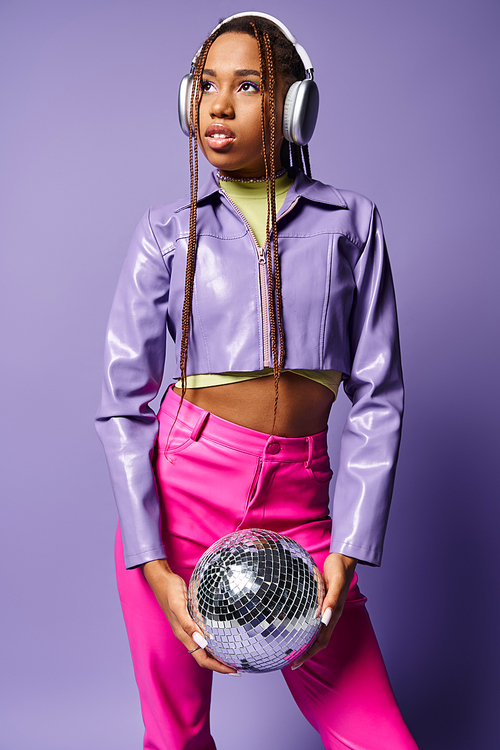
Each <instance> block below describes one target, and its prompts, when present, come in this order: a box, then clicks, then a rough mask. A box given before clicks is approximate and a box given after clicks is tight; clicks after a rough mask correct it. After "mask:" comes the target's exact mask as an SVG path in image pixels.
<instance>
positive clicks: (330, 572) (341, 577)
mask: <svg viewBox="0 0 500 750" xmlns="http://www.w3.org/2000/svg"><path fill="white" fill-rule="evenodd" d="M357 562H358V561H357V560H355V559H354V558H353V557H346V555H341V554H340V553H338V552H331V553H330V554H329V555H328V557H327V558H326V560H325V565H324V568H323V579H324V581H325V587H326V595H325V598H324V601H323V606H322V609H321V615H322V616H321V622H322V623H323V624H322V625H321V628H320V631H319V635H318V637H317V638H316V640H315V641H314V643H313V645H312V646H311V648H309V649H308V650H307V651H306V652H305V654H302V656H301V657H300V658H299V659H297V661H295V662H294V663H293V665H292V669H298V668H299V667H300V666H302V664H303V663H304V662H305V661H307V660H308V659H310V658H311V656H314V654H317V653H318V651H321V649H323V648H325V647H326V646H327V645H328V641H329V640H330V637H331V635H332V633H333V629H334V627H335V625H336V624H337V622H338V621H339V619H340V616H341V614H342V611H343V609H344V604H345V600H346V597H347V594H348V591H349V586H350V585H351V581H352V577H353V575H354V570H355V568H356V564H357Z"/></svg>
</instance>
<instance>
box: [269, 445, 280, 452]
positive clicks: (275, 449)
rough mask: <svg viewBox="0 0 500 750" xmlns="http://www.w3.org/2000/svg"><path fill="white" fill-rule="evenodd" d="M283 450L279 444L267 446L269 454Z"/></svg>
mask: <svg viewBox="0 0 500 750" xmlns="http://www.w3.org/2000/svg"><path fill="white" fill-rule="evenodd" d="M280 450H281V446H280V444H279V443H269V445H268V446H267V452H268V453H273V454H274V453H279V452H280Z"/></svg>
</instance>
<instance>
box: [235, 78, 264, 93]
mask: <svg viewBox="0 0 500 750" xmlns="http://www.w3.org/2000/svg"><path fill="white" fill-rule="evenodd" d="M239 91H243V92H245V93H248V94H250V93H251V92H252V91H257V92H260V86H259V84H258V83H256V82H255V81H244V82H243V83H242V84H241V86H240V88H239Z"/></svg>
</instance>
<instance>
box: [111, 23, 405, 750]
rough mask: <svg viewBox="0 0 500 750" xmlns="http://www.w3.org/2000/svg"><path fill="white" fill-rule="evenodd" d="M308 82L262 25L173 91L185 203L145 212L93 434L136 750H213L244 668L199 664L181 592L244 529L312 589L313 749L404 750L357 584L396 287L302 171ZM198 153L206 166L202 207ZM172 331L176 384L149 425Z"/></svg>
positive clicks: (219, 43)
mask: <svg viewBox="0 0 500 750" xmlns="http://www.w3.org/2000/svg"><path fill="white" fill-rule="evenodd" d="M311 77H312V69H311V66H310V62H309V59H308V57H307V53H305V50H303V48H301V47H300V46H299V45H297V44H296V43H295V40H294V39H293V37H291V35H290V32H288V30H287V29H286V28H285V27H283V26H282V24H281V23H280V22H279V21H277V20H276V19H272V18H271V17H269V16H266V15H265V14H252V15H248V14H239V15H238V16H236V17H231V18H230V19H228V20H227V21H226V22H224V23H223V24H222V25H220V26H218V27H217V28H216V29H215V31H214V32H213V33H212V34H211V36H210V37H209V38H208V39H207V41H206V42H205V43H204V45H203V47H202V48H201V50H200V51H199V53H198V55H197V57H196V58H195V62H194V65H193V70H192V76H191V77H189V78H188V79H186V82H185V84H187V85H183V86H181V97H180V117H181V124H182V126H183V128H184V130H185V131H186V132H187V133H188V134H189V136H190V160H191V198H190V200H189V201H179V202H177V203H175V204H171V205H167V206H159V207H155V208H152V209H150V210H149V211H148V212H147V213H146V215H145V216H144V218H143V220H142V222H141V223H140V224H139V226H138V228H137V230H136V233H135V236H134V238H133V241H132V244H131V248H130V251H129V254H128V256H127V259H126V261H125V265H124V268H123V271H122V275H121V277H120V281H119V284H118V289H117V292H116V295H115V300H114V303H113V308H112V311H111V316H110V322H109V329H108V336H107V349H106V366H105V378H104V387H103V398H102V403H101V407H100V410H99V413H98V418H97V426H98V432H99V435H100V437H101V439H102V441H103V443H104V446H105V449H106V454H107V458H108V463H109V466H110V472H111V477H112V482H113V487H114V491H115V496H116V499H117V503H118V509H119V515H120V528H119V531H118V535H117V544H116V564H117V574H118V585H119V591H120V598H121V601H122V605H123V612H124V616H125V622H126V626H127V632H128V635H129V640H130V645H131V650H132V656H133V661H134V669H135V674H136V678H137V682H138V686H139V691H140V695H141V702H142V710H143V716H144V721H145V726H146V733H145V740H144V747H145V748H147V749H148V750H153V748H154V749H155V750H160V749H161V750H167V749H168V750H181V749H185V750H187V749H188V748H189V750H195V748H196V749H199V750H209V749H213V748H214V747H215V744H214V741H213V739H212V737H211V735H210V729H209V707H210V689H211V680H212V672H214V671H215V672H219V673H221V674H225V675H235V674H236V672H235V670H234V669H231V668H230V667H227V666H225V665H224V664H221V663H220V662H218V661H217V660H215V659H214V658H212V657H211V656H210V655H209V653H208V652H207V651H206V650H205V647H206V645H207V642H206V641H205V639H204V637H203V634H202V633H200V632H199V630H198V629H197V627H196V626H195V623H194V622H193V620H192V619H191V618H190V616H189V614H188V611H187V607H186V583H187V582H188V581H189V577H190V575H191V572H192V570H193V567H194V566H195V564H196V562H197V561H198V559H199V557H200V556H201V554H202V553H203V551H204V550H205V549H206V548H207V547H208V546H209V545H210V544H212V543H213V542H214V541H216V540H217V539H218V538H220V537H221V536H223V535H224V534H227V533H229V532H231V531H234V530H236V529H238V528H251V527H261V528H267V529H270V530H274V531H279V532H281V533H283V534H285V535H287V536H290V537H292V538H294V539H296V540H297V541H298V542H300V543H301V544H302V545H303V546H304V547H305V548H306V549H307V550H308V551H309V552H310V553H311V554H312V556H313V557H314V558H315V560H316V562H317V564H318V566H319V567H320V570H322V571H323V575H324V579H325V584H326V589H327V594H326V598H325V601H324V605H323V612H322V615H323V617H322V622H323V625H322V629H321V632H320V635H319V637H318V639H317V640H316V642H315V643H314V645H313V646H312V647H311V648H310V649H309V651H308V652H307V653H306V654H304V655H303V656H302V657H301V658H300V659H298V660H297V661H296V663H295V664H293V665H291V667H290V668H286V669H285V670H283V674H284V677H285V680H286V681H287V683H288V685H289V687H290V690H291V691H292V694H293V696H294V698H295V700H296V702H297V704H298V706H299V708H300V709H301V710H302V712H303V713H304V715H305V716H306V717H307V719H308V720H309V721H310V722H311V724H312V725H313V726H314V727H315V728H316V729H317V730H318V731H319V732H320V734H321V737H322V740H323V743H324V745H325V747H326V748H332V749H333V748H346V747H350V748H357V749H359V750H361V748H363V749H364V750H389V748H390V750H403V749H404V750H408V749H409V748H412V749H414V748H415V747H416V745H415V743H414V741H413V739H412V738H411V735H410V734H409V732H408V730H407V728H406V726H405V724H404V722H403V720H402V718H401V715H400V713H399V710H398V708H397V705H396V702H395V699H394V696H393V693H392V690H391V687H390V684H389V681H388V678H387V674H386V671H385V668H384V664H383V661H382V658H381V655H380V652H379V649H378V645H377V642H376V639H375V636H374V634H373V631H372V628H371V624H370V621H369V618H368V615H367V613H366V610H365V598H364V597H363V596H362V595H361V593H360V591H359V589H358V586H357V576H356V574H355V567H356V564H357V562H358V561H359V562H361V563H368V564H372V565H379V564H380V556H381V551H382V541H383V536H384V532H385V525H386V520H387V513H388V509H389V503H390V497H391V492H392V485H393V479H394V470H395V464H396V460H397V453H398V447H399V435H400V422H401V414H402V406H403V397H402V380H401V369H400V359H399V345H398V333H397V321H396V310H395V303H394V293H393V287H392V280H391V274H390V269H389V263H388V259H387V255H386V250H385V245H384V239H383V234H382V226H381V223H380V217H379V215H378V212H377V210H376V208H375V207H374V206H373V204H372V203H371V202H370V201H368V200H367V199H366V198H364V197H362V196H360V195H357V194H356V193H351V192H347V191H338V190H336V189H334V188H332V187H330V186H328V185H324V184H322V183H319V182H317V181H314V180H312V179H311V178H310V175H309V176H306V174H304V164H305V169H306V171H307V172H308V173H309V172H310V168H309V157H308V151H307V146H304V145H303V146H301V145H298V144H301V143H302V144H305V143H306V142H307V140H308V138H309V137H310V135H311V134H312V130H313V128H314V122H315V116H316V111H317V96H316V89H315V84H314V83H313V81H312V80H311ZM298 81H300V82H301V83H297V82H298ZM305 81H306V82H305ZM186 96H187V100H186V98H185V97H186ZM186 101H187V104H186ZM184 110H186V112H185V111H184ZM284 133H285V134H286V135H287V138H288V139H289V140H290V142H291V143H289V142H288V141H286V140H285V139H284ZM198 146H199V148H200V149H201V150H202V152H203V154H204V155H205V157H206V158H207V159H208V161H209V162H210V163H211V164H212V165H213V166H214V168H215V170H214V172H213V173H212V174H211V176H210V178H209V180H208V182H207V183H206V184H205V185H204V186H203V187H201V189H200V190H198V163H197V147H198ZM167 329H168V331H169V332H170V334H171V335H172V337H173V339H174V341H175V342H176V357H177V364H178V373H179V378H178V380H177V381H176V383H175V384H174V385H173V386H172V387H170V388H169V389H168V391H167V393H166V396H165V398H164V400H163V402H162V406H161V409H160V412H159V414H158V416H157V415H156V414H155V413H154V412H153V411H152V410H151V409H150V407H149V406H148V403H149V402H150V401H151V400H152V399H153V398H154V397H155V395H156V394H157V392H158V390H159V388H160V384H161V380H162V374H163V367H164V359H165V339H166V332H167ZM341 381H343V384H344V389H345V391H346V393H347V395H348V396H349V398H350V399H351V401H352V408H351V410H350V413H349V416H348V419H347V423H346V427H345V430H344V434H343V437H342V445H341V456H340V468H339V474H338V477H337V482H336V489H335V496H334V501H333V524H332V518H330V515H329V510H328V503H329V496H328V486H329V482H330V479H331V470H330V464H329V459H328V454H327V449H326V429H327V421H328V416H329V413H330V408H331V406H332V404H333V402H334V400H335V397H336V393H337V389H338V387H339V384H340V382H341ZM332 529H333V530H332ZM122 545H123V546H122ZM299 667H300V669H299Z"/></svg>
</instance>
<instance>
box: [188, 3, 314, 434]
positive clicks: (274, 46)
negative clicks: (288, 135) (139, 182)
mask: <svg viewBox="0 0 500 750" xmlns="http://www.w3.org/2000/svg"><path fill="white" fill-rule="evenodd" d="M230 32H234V33H241V34H248V35H249V36H253V37H255V39H256V40H257V43H258V47H259V60H260V69H261V77H262V81H263V84H264V85H263V87H262V95H261V115H262V116H261V132H262V153H263V156H264V165H265V177H266V194H267V220H266V245H265V250H266V260H267V268H268V293H267V297H268V300H269V311H268V312H269V322H270V333H271V352H272V364H273V373H274V387H275V397H274V412H273V425H272V430H271V432H274V427H275V423H276V414H277V408H278V386H279V380H280V375H281V371H282V369H283V365H284V361H285V336H284V330H283V302H282V294H281V271H280V262H279V254H278V228H277V223H276V193H275V187H276V186H275V180H276V164H275V144H276V102H275V93H276V76H277V75H278V76H280V77H281V79H282V82H283V84H284V90H285V93H286V91H287V90H288V88H289V86H290V85H291V84H292V83H293V82H294V81H297V80H303V79H304V78H305V69H304V65H303V63H302V60H301V59H300V57H299V55H298V53H297V51H296V49H295V47H294V45H293V44H292V43H291V42H290V41H289V40H288V39H287V38H286V37H285V36H284V34H283V33H282V32H281V30H280V29H279V28H278V27H277V26H276V25H275V24H274V23H272V21H269V20H267V19H265V18H262V17H260V16H251V15H249V16H243V17H241V18H233V19H231V20H229V21H228V22H227V23H224V24H222V25H221V26H220V27H219V28H217V29H216V30H215V31H214V32H213V33H212V34H211V35H210V36H209V37H208V39H207V40H206V41H205V42H204V44H203V46H202V48H201V50H200V53H199V55H198V59H197V61H196V65H195V69H194V71H193V85H192V89H191V101H190V116H189V169H190V176H191V181H190V197H191V207H190V216H189V239H188V250H187V263H186V282H185V292H184V305H183V310H182V334H181V346H180V370H181V385H182V388H181V404H182V401H183V399H184V396H185V393H186V378H187V357H188V342H189V331H190V324H191V310H192V303H193V289H194V272H195V266H196V246H197V238H196V212H197V195H198V119H199V102H200V94H201V77H202V74H203V70H204V67H205V63H206V59H207V56H208V53H209V51H210V48H211V46H212V44H213V43H214V41H215V40H216V39H217V38H218V37H219V36H221V35H222V34H226V33H230ZM266 89H267V91H268V102H269V113H268V115H269V146H268V145H267V138H266V120H267V117H266V111H265V97H264V93H263V92H264V91H265V90H266ZM280 158H281V163H282V164H283V166H284V167H285V168H286V169H287V171H288V172H289V173H290V172H291V169H292V168H294V167H297V168H299V169H301V170H302V171H304V168H305V171H306V173H307V175H308V176H309V177H310V176H311V166H310V161H309V150H308V147H307V146H298V145H296V144H295V143H292V144H289V143H288V142H287V141H283V144H282V147H281V152H280ZM271 237H272V240H271ZM274 290H276V297H275V294H274ZM179 408H180V406H179Z"/></svg>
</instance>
